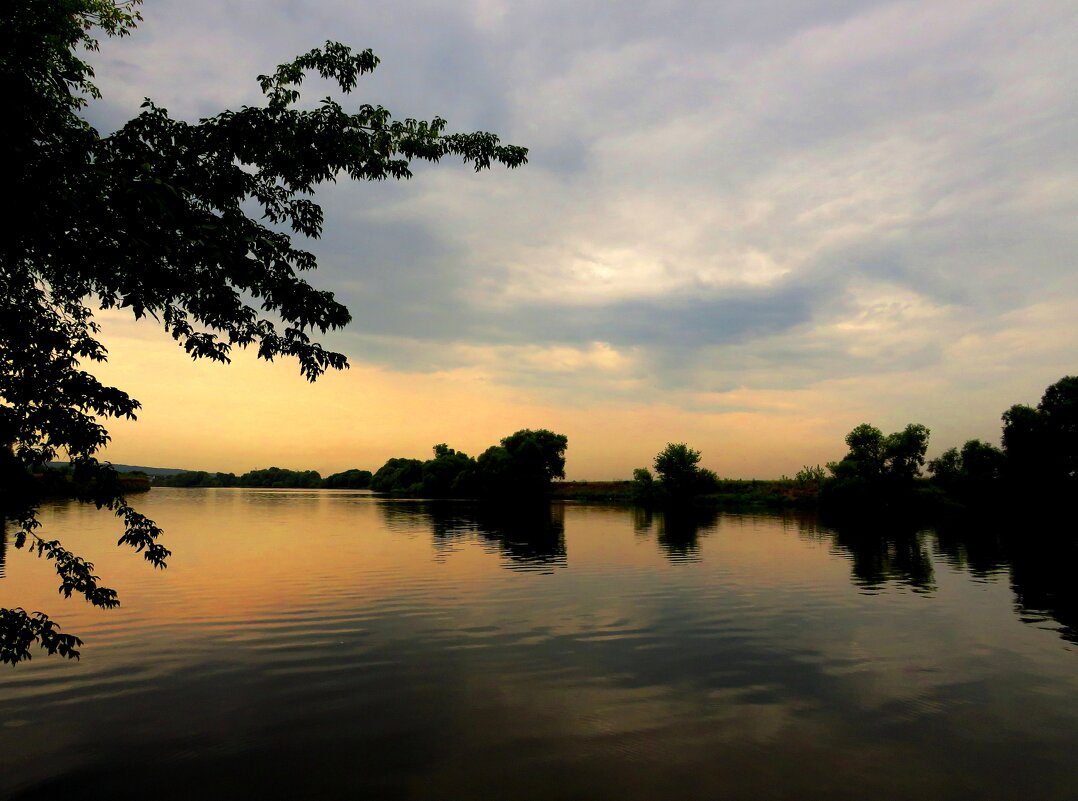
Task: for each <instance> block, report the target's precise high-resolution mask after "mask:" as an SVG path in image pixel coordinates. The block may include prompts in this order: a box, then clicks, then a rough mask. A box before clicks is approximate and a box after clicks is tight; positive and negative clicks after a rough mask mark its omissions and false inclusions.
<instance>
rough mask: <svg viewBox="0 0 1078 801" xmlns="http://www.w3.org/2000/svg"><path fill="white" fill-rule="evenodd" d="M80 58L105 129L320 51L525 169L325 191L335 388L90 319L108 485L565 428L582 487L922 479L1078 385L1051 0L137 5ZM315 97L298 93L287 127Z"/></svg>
mask: <svg viewBox="0 0 1078 801" xmlns="http://www.w3.org/2000/svg"><path fill="white" fill-rule="evenodd" d="M142 11H143V15H144V17H145V19H144V21H143V23H142V24H141V25H140V26H139V28H138V29H137V30H136V31H135V33H134V34H133V35H132V36H130V37H128V38H125V39H122V40H112V41H106V42H103V43H102V47H101V51H100V53H98V54H95V55H94V59H93V63H94V64H95V66H96V69H97V83H98V85H99V86H100V88H101V90H102V92H103V94H104V98H103V100H101V101H97V102H95V103H93V104H92V105H91V107H90V108H89V110H88V111H87V116H88V117H89V118H90V120H91V121H92V122H94V124H95V125H97V126H98V127H99V128H100V129H101V130H102V131H110V130H113V129H115V128H116V127H117V126H118V125H120V124H121V123H122V122H123V120H125V119H127V118H129V117H131V116H133V115H135V114H136V113H138V106H139V103H140V102H141V101H142V99H143V98H144V97H151V98H153V99H154V100H155V101H156V102H157V103H158V104H159V105H162V106H164V107H165V108H167V109H168V110H169V111H170V113H171V114H172V115H173V116H175V117H178V118H183V119H188V120H197V119H198V118H200V117H203V116H207V115H212V114H214V113H217V112H219V111H221V110H223V109H225V108H237V107H239V106H241V105H244V104H255V103H258V102H259V100H260V93H259V90H258V85H257V82H256V80H255V76H257V75H258V74H261V73H265V72H270V71H271V70H272V69H273V68H274V67H275V66H276V65H277V64H279V63H282V62H284V61H287V60H290V59H291V58H292V57H294V56H295V55H298V54H299V53H302V52H305V51H306V50H308V49H310V48H311V47H314V46H317V45H320V44H321V43H323V42H324V41H326V40H327V39H333V40H339V41H342V42H345V43H347V44H349V45H351V46H353V47H354V48H357V49H363V48H367V47H370V48H372V49H373V50H374V51H375V53H376V54H377V55H378V56H379V57H380V58H381V60H382V61H381V65H380V67H379V68H378V70H377V71H376V72H375V73H374V74H373V75H371V76H367V77H366V78H364V79H362V80H361V82H360V84H359V86H358V87H357V89H356V91H355V92H353V94H352V95H350V96H348V97H346V98H343V102H344V104H345V106H346V107H347V106H348V105H349V104H351V103H354V104H356V105H358V104H360V103H378V104H382V105H384V106H385V107H387V108H388V109H389V110H390V111H391V112H393V114H394V116H396V117H398V118H404V117H417V118H427V119H429V118H431V117H433V116H441V117H443V118H445V119H446V120H448V121H449V129H450V130H457V131H470V130H489V131H493V132H495V133H497V134H498V135H499V136H501V137H502V139H503V141H506V142H510V143H513V144H520V145H524V146H527V147H528V148H530V155H529V163H528V165H527V166H525V167H523V168H521V169H518V170H512V171H510V170H505V169H495V170H492V171H491V172H484V173H479V174H476V173H474V172H473V171H472V170H471V169H470V168H468V167H465V166H463V165H461V164H459V163H455V162H453V161H452V160H446V161H443V162H442V163H440V164H438V165H426V164H422V165H417V166H416V168H415V170H414V172H415V176H414V178H413V179H412V180H411V181H408V182H402V183H367V184H356V183H350V182H347V181H342V182H340V183H336V184H333V185H329V186H326V187H325V188H324V190H323V191H321V192H320V193H319V194H318V195H317V197H316V200H317V201H318V202H319V203H320V204H321V205H322V206H323V209H324V210H325V214H326V222H325V231H324V234H323V237H322V238H321V239H319V240H317V241H314V242H309V243H307V244H306V247H308V249H309V250H311V251H312V252H313V253H315V254H316V256H317V257H318V260H319V270H318V272H317V274H315V275H314V276H313V277H312V278H311V279H310V280H311V281H312V283H316V284H317V285H318V286H320V287H323V288H327V289H332V290H333V291H334V292H336V293H337V296H338V298H339V299H341V300H342V301H343V302H344V303H345V304H346V305H347V306H348V307H349V309H350V310H351V312H352V315H353V318H354V319H353V322H352V323H351V324H350V325H349V327H348V328H347V329H345V330H344V331H342V332H338V333H335V334H332V335H331V336H329V337H327V338H326V339H325V343H326V344H327V345H329V346H332V347H334V348H335V349H338V350H341V351H342V352H344V353H345V354H347V356H348V357H349V361H350V363H351V369H350V370H348V371H346V372H343V373H340V374H335V375H328V376H326V377H324V378H323V379H321V380H320V381H319V382H318V383H316V384H314V385H310V384H308V383H307V382H305V381H304V380H303V379H302V378H301V376H300V375H299V371H298V368H297V367H296V366H295V365H294V364H289V363H280V362H278V363H274V364H266V363H265V362H260V361H256V360H255V359H254V358H253V356H251V355H249V354H237V356H236V358H235V359H234V361H233V363H232V365H230V366H227V367H222V366H220V365H214V364H208V363H202V362H200V363H193V362H191V361H190V359H189V358H188V357H187V356H186V354H184V353H183V351H182V350H180V349H179V348H178V347H177V346H176V345H175V343H173V342H172V340H171V339H170V338H169V337H168V335H167V334H165V333H164V332H162V331H161V330H160V329H156V328H154V327H153V325H152V323H145V322H141V323H135V322H133V321H131V320H130V319H128V318H127V317H124V316H123V315H121V314H117V313H107V314H102V315H101V317H100V320H101V322H102V324H103V326H104V342H105V343H106V345H107V346H108V347H109V350H110V362H109V364H108V365H106V366H105V367H104V368H102V369H101V370H99V371H97V372H98V374H99V375H100V377H102V378H103V379H104V380H107V381H111V382H113V383H115V384H116V385H118V386H120V387H122V388H124V389H126V390H128V391H129V392H130V393H131V394H132V395H134V396H135V397H136V398H138V399H139V400H141V401H142V403H143V410H142V412H141V413H140V415H139V420H138V422H136V423H129V422H119V421H117V422H112V423H110V424H109V428H110V431H111V432H112V435H113V442H112V445H111V446H110V447H109V449H108V451H107V453H106V457H107V458H109V459H111V460H113V461H115V462H123V463H134V464H144V465H157V466H172V467H183V468H190V469H208V470H229V471H243V470H248V469H252V468H256V467H265V466H269V465H271V464H272V465H277V466H280V467H290V468H297V469H298V468H314V469H317V470H320V471H321V472H323V474H325V473H329V472H333V471H336V470H341V469H346V468H350V467H362V468H367V469H377V467H378V466H380V465H381V464H382V463H383V462H384V461H385V459H387V458H389V457H390V456H408V457H416V458H426V457H427V456H428V455H429V453H430V448H431V446H432V445H433V444H435V443H439V442H448V443H449V444H450V445H451V446H453V447H456V448H458V449H462V450H464V451H466V452H468V453H471V454H473V455H474V454H477V453H479V452H481V451H482V450H484V449H485V448H486V447H487V446H489V445H491V444H493V443H496V442H497V441H498V440H499V439H500V438H501V437H503V436H505V435H507V434H509V433H511V432H513V431H515V430H517V429H520V428H550V429H553V430H555V431H558V432H559V433H564V434H566V435H567V436H568V439H569V449H568V453H567V464H566V472H567V474H568V477H569V478H571V479H594V480H602V479H611V478H627V477H629V476H630V475H631V471H632V469H633V468H634V467H637V466H644V465H648V464H650V462H651V460H652V458H653V457H654V455H655V453H656V452H657V451H658V450H660V449H661V448H662V447H663V446H664V445H665V444H666V443H667V442H682V441H684V442H687V443H689V445H691V446H692V447H694V448H696V449H698V450H701V451H702V452H703V460H702V464H704V465H705V466H707V467H710V468H711V469H713V470H715V471H716V472H718V473H719V474H720V475H721V476H724V477H733V478H752V477H756V478H771V477H778V476H779V475H782V474H787V475H792V474H793V473H795V472H796V471H797V470H798V469H799V468H800V467H801V466H803V465H806V464H810V465H814V464H817V463H823V462H825V461H827V460H830V459H837V458H840V457H841V456H842V454H843V452H844V450H845V448H844V445H843V441H842V440H843V437H844V435H845V434H846V432H848V431H849V430H850V429H851V428H853V427H854V426H856V425H857V424H859V423H861V422H871V423H873V424H874V425H877V426H879V427H880V428H881V429H883V430H884V431H885V432H887V431H891V430H896V429H899V428H902V427H903V426H905V425H906V424H907V423H910V422H919V423H923V424H925V425H927V426H928V427H929V428H930V429H931V430H932V445H931V447H930V451H929V453H930V456H931V455H934V454H936V453H939V452H940V451H941V450H943V449H945V448H947V447H950V446H952V445H960V444H961V443H962V442H964V441H965V440H966V439H969V438H972V437H980V438H983V439H986V440H989V441H992V442H998V438H999V431H1000V422H999V417H1000V414H1001V413H1002V411H1003V410H1004V409H1006V408H1008V407H1009V406H1010V405H1011V404H1014V403H1031V404H1035V403H1036V402H1037V401H1038V400H1039V398H1040V395H1041V394H1042V392H1043V391H1044V389H1045V387H1046V386H1048V385H1049V384H1051V383H1053V382H1054V381H1056V380H1058V379H1059V378H1061V377H1062V376H1064V375H1068V374H1076V373H1078V326H1076V325H1075V312H1074V310H1075V309H1076V308H1078V270H1076V264H1075V252H1076V245H1078V58H1075V55H1074V47H1075V43H1076V42H1078V7H1076V6H1075V4H1074V3H1073V2H1072V0H1058V1H1056V0H1027V1H1026V2H1022V3H1014V2H1010V1H1008V2H995V1H993V0H948V2H946V3H941V2H939V1H938V0H926V1H924V2H920V1H914V2H882V1H881V2H872V1H871V0H816V2H803V1H802V0H753V2H747V1H746V0H728V1H727V2H714V3H699V2H678V1H677V0H670V1H668V2H618V3H612V2H590V1H589V0H574V2H572V3H568V2H560V1H558V0H545V2H529V1H527V0H514V2H501V1H500V0H455V2H451V3H450V2H440V1H437V0H430V1H429V2H416V1H415V0H394V2H367V3H355V2H351V1H349V2H345V1H344V0H321V1H320V2H313V1H308V2H299V0H257V2H255V1H254V0H250V1H247V2H245V1H243V0H234V1H232V2H228V3H220V2H207V1H205V0H147V2H146V3H145V5H144V6H143V9H142ZM330 91H331V87H328V86H327V85H325V84H321V83H320V82H319V81H317V80H310V81H308V82H307V83H305V84H304V92H305V94H304V97H305V101H304V102H309V103H314V102H317V100H318V99H320V98H321V97H322V96H325V95H326V94H328V93H330Z"/></svg>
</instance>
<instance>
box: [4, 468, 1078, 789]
mask: <svg viewBox="0 0 1078 801" xmlns="http://www.w3.org/2000/svg"><path fill="white" fill-rule="evenodd" d="M139 501H140V504H141V508H142V509H144V510H145V511H146V512H147V513H149V514H150V515H151V516H153V517H155V518H156V519H157V520H158V522H159V523H161V524H162V525H163V526H164V527H165V528H166V532H167V544H168V545H169V546H170V547H171V548H172V550H173V551H174V556H173V557H172V560H171V566H170V567H169V569H168V570H167V571H165V572H164V573H161V572H157V573H154V572H153V571H152V570H151V569H150V568H149V566H148V565H147V564H145V563H144V562H142V560H141V559H140V558H139V557H137V556H135V555H133V554H132V553H131V552H129V551H124V550H120V549H117V548H116V547H115V546H114V545H113V543H114V541H115V539H116V537H117V536H118V535H119V530H118V528H117V525H116V523H115V522H114V521H113V520H112V519H110V518H109V517H108V516H107V515H106V514H104V513H100V512H97V511H95V510H93V509H87V508H84V507H79V506H73V505H63V504H62V505H57V506H55V507H52V508H49V509H47V510H46V514H45V515H44V520H45V523H46V526H47V527H48V528H47V530H48V531H50V532H51V533H52V534H53V535H55V536H58V537H61V538H62V539H63V540H64V542H65V544H66V545H67V546H68V547H70V548H72V550H75V551H76V552H78V553H80V554H82V555H83V556H85V557H86V558H88V559H91V560H92V561H94V562H95V563H96V565H97V568H98V570H97V572H98V573H99V574H100V575H101V576H102V578H103V579H105V581H106V583H108V584H110V586H115V587H116V588H117V589H118V590H119V591H120V596H121V599H122V601H123V604H124V605H123V606H122V607H121V608H120V609H117V610H113V611H111V612H104V611H101V610H95V609H92V608H90V607H88V606H87V605H85V604H84V603H82V602H81V601H80V602H76V601H64V600H63V599H62V598H61V597H60V596H58V595H56V592H55V587H56V582H55V580H53V579H51V578H50V574H49V572H48V569H49V565H48V563H46V562H42V561H39V560H37V559H34V558H32V557H30V556H28V555H27V554H26V553H25V552H22V551H15V550H14V549H13V548H11V547H10V543H8V547H7V549H6V553H5V551H4V550H2V549H0V560H3V561H2V564H0V576H2V578H0V606H14V605H21V606H24V607H26V608H29V609H42V610H45V611H48V612H49V613H50V614H51V615H52V616H53V617H54V618H55V619H57V620H58V621H60V622H61V624H62V625H63V626H64V628H65V630H68V631H72V632H75V633H77V634H79V635H81V636H82V637H83V638H84V639H85V640H86V646H85V647H84V650H83V658H82V661H81V662H79V663H68V662H63V661H60V660H59V659H56V658H49V657H47V656H45V655H44V654H42V655H40V656H38V657H35V659H34V660H33V662H31V663H30V664H29V665H25V664H24V665H21V666H20V667H18V668H17V669H14V670H12V669H10V668H7V667H6V666H5V668H4V669H3V671H2V672H0V798H22V797H27V798H31V797H34V798H36V797H52V796H53V795H59V794H61V793H63V794H65V795H68V794H70V795H71V796H72V797H78V798H82V799H85V798H110V799H117V798H121V799H122V798H153V799H161V798H184V799H186V798H198V797H211V798H217V797H221V798H224V797H240V798H255V797H260V798H316V797H319V796H324V797H330V798H343V797H349V798H370V799H397V798H401V799H404V798H407V799H542V800H543V801H552V800H554V799H727V798H729V799H768V798H782V799H846V798H849V799H859V800H860V799H865V798H873V797H875V798H887V799H892V798H893V799H909V798H923V799H950V798H954V799H963V801H966V800H967V799H971V798H976V799H1074V798H1076V797H1078V774H1076V770H1078V769H1076V765H1078V762H1076V746H1078V646H1076V645H1075V642H1076V641H1078V636H1076V628H1075V623H1076V617H1075V615H1074V611H1075V604H1074V598H1075V594H1074V582H1073V579H1072V578H1071V576H1072V575H1073V573H1072V572H1071V570H1072V569H1073V564H1070V563H1066V561H1065V560H1060V559H1051V558H1049V559H1035V558H1033V557H1032V556H1030V555H1029V554H1023V553H1019V552H1016V551H1014V549H1013V548H1011V550H1010V551H1007V549H1005V548H1003V547H1002V546H999V545H997V544H996V543H995V540H994V539H993V537H991V536H990V535H989V534H985V535H984V536H983V537H980V538H975V539H973V540H967V539H963V538H955V537H952V536H949V535H943V534H941V535H939V536H937V535H935V534H933V533H931V532H925V533H922V534H919V535H914V536H906V537H895V536H884V535H881V534H878V533H874V532H867V533H863V534H861V535H858V536H853V535H850V534H842V535H839V534H836V533H834V532H831V531H829V530H827V529H823V528H820V527H818V526H816V525H814V524H813V523H812V522H811V521H806V520H798V519H797V518H795V517H786V518H783V517H777V516H736V515H723V516H718V517H714V516H712V517H706V516H705V517H703V518H697V519H692V520H685V519H674V520H664V519H663V518H662V517H661V516H658V515H657V516H655V517H648V516H646V515H644V514H642V513H640V512H634V511H633V510H628V509H623V508H606V507H596V506H585V505H568V504H567V505H564V506H561V505H555V506H553V507H552V508H551V509H549V510H539V511H536V510H520V511H519V512H518V513H517V514H515V515H514V516H512V517H509V516H507V515H494V514H491V513H490V512H486V513H482V514H477V510H475V509H474V508H471V507H468V506H464V505H431V504H424V503H420V502H407V501H385V500H380V499H376V498H374V497H372V496H369V495H365V494H362V493H349V492H327V491H320V492H304V491H295V492H289V491H278V492H273V491H258V490H169V489H157V490H154V491H153V492H151V493H150V494H149V495H148V496H145V497H144V498H140V499H139ZM0 548H2V546H0Z"/></svg>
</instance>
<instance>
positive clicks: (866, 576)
mask: <svg viewBox="0 0 1078 801" xmlns="http://www.w3.org/2000/svg"><path fill="white" fill-rule="evenodd" d="M826 522H827V521H825V522H824V523H821V522H820V521H818V520H817V519H816V518H815V517H811V516H808V515H806V516H801V517H798V518H797V526H798V532H799V535H800V536H801V537H804V538H806V539H812V540H815V541H817V542H819V541H829V542H830V544H831V547H832V548H833V549H834V550H835V551H836V552H838V553H840V554H843V555H845V556H847V557H849V559H850V561H851V567H850V572H851V574H852V576H851V579H852V581H853V583H854V584H855V585H856V586H858V587H861V588H862V589H866V590H879V589H881V588H883V587H884V586H885V585H886V584H888V583H895V584H899V585H902V586H907V587H910V588H912V589H913V590H914V591H916V592H931V591H932V590H934V589H935V588H936V585H935V571H934V569H933V567H932V558H931V556H930V555H929V552H928V547H927V535H926V533H925V532H923V531H918V530H917V529H915V528H909V527H900V526H894V525H890V526H889V525H887V524H886V523H881V524H878V525H876V526H867V525H860V526H858V525H849V524H846V525H832V526H828V525H826Z"/></svg>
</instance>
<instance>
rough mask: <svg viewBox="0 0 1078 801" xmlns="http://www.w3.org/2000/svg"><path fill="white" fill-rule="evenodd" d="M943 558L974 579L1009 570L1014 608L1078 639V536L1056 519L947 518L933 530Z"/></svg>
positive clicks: (1033, 620)
mask: <svg viewBox="0 0 1078 801" xmlns="http://www.w3.org/2000/svg"><path fill="white" fill-rule="evenodd" d="M937 543H938V548H939V551H940V553H941V554H942V555H943V556H944V557H945V558H946V559H947V561H948V562H949V563H950V564H952V565H954V566H956V567H961V568H964V569H966V570H968V571H969V573H970V574H971V575H973V576H975V577H978V578H986V577H990V576H994V575H999V574H1002V573H1007V572H1009V575H1010V582H1011V590H1012V591H1013V592H1014V601H1015V611H1016V612H1017V613H1018V616H1019V618H1020V619H1022V620H1023V621H1025V622H1027V623H1032V624H1035V625H1041V624H1045V623H1048V622H1049V621H1054V622H1055V623H1056V624H1058V627H1057V626H1053V628H1055V629H1056V630H1057V631H1058V632H1059V635H1060V636H1061V637H1062V638H1063V639H1064V640H1067V641H1068V642H1072V643H1078V541H1076V538H1075V535H1074V534H1073V533H1071V529H1070V528H1068V526H1067V525H1065V524H1061V522H1060V521H1059V520H1057V519H1055V518H1045V517H1044V516H1041V517H1038V516H1036V515H1030V517H1028V518H1027V519H1024V520H1007V519H1002V520H1001V519H992V520H986V519H976V518H974V519H970V520H960V521H952V522H951V523H950V524H948V525H946V526H942V527H940V529H939V530H938V532H937Z"/></svg>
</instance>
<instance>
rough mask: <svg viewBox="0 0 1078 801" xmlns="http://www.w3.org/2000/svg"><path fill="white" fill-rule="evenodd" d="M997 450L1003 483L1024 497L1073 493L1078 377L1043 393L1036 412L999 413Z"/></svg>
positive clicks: (1077, 470)
mask: <svg viewBox="0 0 1078 801" xmlns="http://www.w3.org/2000/svg"><path fill="white" fill-rule="evenodd" d="M1003 450H1004V453H1005V454H1006V463H1005V471H1006V473H1007V476H1008V480H1009V482H1010V483H1011V484H1012V485H1013V486H1014V487H1015V488H1017V489H1018V491H1019V492H1020V493H1021V494H1023V495H1027V496H1033V495H1039V496H1051V495H1052V494H1055V493H1059V492H1067V491H1073V489H1074V488H1075V485H1076V484H1078V376H1064V377H1063V378H1061V379H1060V380H1059V381H1057V382H1056V383H1054V384H1052V385H1051V386H1050V387H1048V388H1047V389H1046V390H1045V391H1044V395H1043V396H1042V397H1041V402H1040V403H1039V404H1037V408H1035V409H1034V408H1031V407H1029V406H1024V405H1015V406H1012V407H1011V408H1010V409H1008V410H1007V411H1005V412H1004V413H1003Z"/></svg>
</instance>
